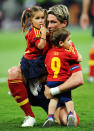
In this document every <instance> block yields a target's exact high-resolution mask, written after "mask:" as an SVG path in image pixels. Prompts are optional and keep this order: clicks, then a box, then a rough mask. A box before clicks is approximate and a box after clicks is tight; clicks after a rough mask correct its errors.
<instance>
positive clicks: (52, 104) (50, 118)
mask: <svg viewBox="0 0 94 131" xmlns="http://www.w3.org/2000/svg"><path fill="white" fill-rule="evenodd" d="M57 103H58V99H57V98H54V99H51V100H50V102H49V106H48V118H47V120H46V121H45V123H44V124H43V127H50V126H51V125H52V124H53V122H54V113H55V111H56V106H57Z"/></svg>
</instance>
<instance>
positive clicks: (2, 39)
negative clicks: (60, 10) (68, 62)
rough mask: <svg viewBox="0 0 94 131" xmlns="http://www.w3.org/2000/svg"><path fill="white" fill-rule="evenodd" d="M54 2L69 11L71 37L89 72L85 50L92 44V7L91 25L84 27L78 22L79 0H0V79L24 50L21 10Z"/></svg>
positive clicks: (80, 1)
mask: <svg viewBox="0 0 94 131" xmlns="http://www.w3.org/2000/svg"><path fill="white" fill-rule="evenodd" d="M56 4H64V5H66V6H67V7H68V9H69V12H70V25H69V26H68V28H69V30H70V32H71V33H72V40H73V42H74V44H75V45H76V47H77V48H78V51H79V52H80V53H81V54H82V56H83V62H82V63H81V64H82V68H83V72H84V73H88V54H89V48H90V45H91V41H92V38H91V10H90V11H89V16H90V26H89V27H88V29H86V30H85V31H84V30H83V29H82V28H81V27H80V25H79V19H80V15H81V11H82V0H0V80H1V81H2V79H3V78H4V79H5V78H7V71H8V69H9V68H10V67H12V66H15V65H17V64H18V63H19V62H20V59H21V57H22V56H23V54H24V49H25V47H26V42H25V39H24V34H23V33H22V32H21V22H20V19H21V14H22V12H23V10H24V9H26V8H29V7H32V6H33V5H39V6H42V7H43V8H46V9H48V8H49V7H51V6H53V5H56Z"/></svg>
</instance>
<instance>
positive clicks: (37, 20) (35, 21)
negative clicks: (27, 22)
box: [32, 11, 45, 29]
mask: <svg viewBox="0 0 94 131" xmlns="http://www.w3.org/2000/svg"><path fill="white" fill-rule="evenodd" d="M44 21H45V18H44V12H42V11H38V12H36V13H35V14H34V17H33V18H32V25H33V26H34V27H36V28H38V29H40V28H41V26H44Z"/></svg>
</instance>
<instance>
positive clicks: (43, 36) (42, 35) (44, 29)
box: [37, 27, 47, 49]
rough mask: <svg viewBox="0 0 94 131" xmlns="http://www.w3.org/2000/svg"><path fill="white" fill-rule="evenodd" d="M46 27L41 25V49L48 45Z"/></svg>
mask: <svg viewBox="0 0 94 131" xmlns="http://www.w3.org/2000/svg"><path fill="white" fill-rule="evenodd" d="M46 30H47V29H46V28H45V27H41V29H40V32H41V38H40V42H39V43H38V46H37V47H38V48H39V49H43V48H44V47H45V46H46Z"/></svg>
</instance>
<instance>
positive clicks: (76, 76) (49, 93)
mask: <svg viewBox="0 0 94 131" xmlns="http://www.w3.org/2000/svg"><path fill="white" fill-rule="evenodd" d="M83 83H84V80H83V75H82V71H78V72H75V73H73V74H72V75H71V76H70V78H69V79H68V80H67V81H65V82H64V83H63V84H61V85H59V86H58V87H55V88H49V87H48V86H45V92H44V93H45V96H46V97H47V99H51V98H52V97H53V96H54V95H56V94H60V93H61V92H64V91H67V90H69V89H74V88H76V87H78V86H80V85H83Z"/></svg>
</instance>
